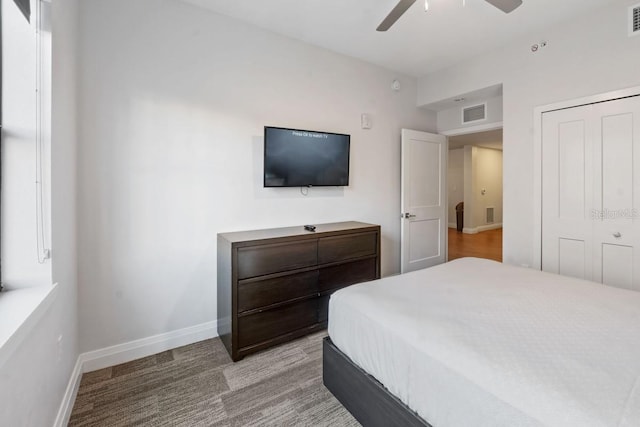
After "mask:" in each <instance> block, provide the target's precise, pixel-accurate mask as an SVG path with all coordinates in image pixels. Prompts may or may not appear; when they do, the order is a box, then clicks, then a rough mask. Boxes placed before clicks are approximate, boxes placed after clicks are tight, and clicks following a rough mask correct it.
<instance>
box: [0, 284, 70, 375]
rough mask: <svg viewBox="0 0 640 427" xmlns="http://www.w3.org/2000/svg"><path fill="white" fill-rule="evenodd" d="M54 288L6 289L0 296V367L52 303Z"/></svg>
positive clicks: (54, 293)
mask: <svg viewBox="0 0 640 427" xmlns="http://www.w3.org/2000/svg"><path fill="white" fill-rule="evenodd" d="M57 291H58V285H57V284H54V285H53V286H36V287H31V288H19V289H7V290H5V291H3V292H2V293H0V367H1V366H3V365H4V364H5V362H6V361H7V360H8V359H9V357H11V355H12V354H13V352H14V351H15V350H16V349H17V348H18V346H19V345H20V343H22V341H23V340H24V338H25V337H27V336H29V334H30V332H31V330H32V329H33V327H34V326H35V325H36V324H37V323H38V321H39V320H40V318H42V316H43V314H44V313H46V311H47V309H48V308H49V307H50V306H51V303H52V302H53V301H54V300H55V296H56V294H57Z"/></svg>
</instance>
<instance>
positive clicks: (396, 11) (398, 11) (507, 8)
mask: <svg viewBox="0 0 640 427" xmlns="http://www.w3.org/2000/svg"><path fill="white" fill-rule="evenodd" d="M485 1H486V2H487V3H489V4H492V5H494V6H495V7H497V8H498V9H500V10H501V11H503V12H504V13H509V12H512V11H513V10H515V9H516V8H517V7H518V6H520V5H521V4H522V0H485ZM415 2H416V0H400V1H399V2H398V4H397V5H396V7H394V8H393V9H392V10H391V12H389V14H388V15H387V17H386V18H384V20H383V21H382V23H380V25H378V28H376V30H377V31H387V30H388V29H389V28H391V26H392V25H393V24H394V23H395V22H396V21H397V20H398V19H400V17H401V16H402V15H403V14H404V13H405V12H406V11H407V9H409V8H410V7H411V5H413V4H414V3H415ZM427 7H428V3H427V1H425V9H426V8H427Z"/></svg>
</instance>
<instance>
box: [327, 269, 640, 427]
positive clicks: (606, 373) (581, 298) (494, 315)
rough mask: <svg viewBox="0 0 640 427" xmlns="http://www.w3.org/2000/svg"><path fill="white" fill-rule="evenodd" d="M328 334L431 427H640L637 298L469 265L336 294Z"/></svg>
mask: <svg viewBox="0 0 640 427" xmlns="http://www.w3.org/2000/svg"><path fill="white" fill-rule="evenodd" d="M329 335H330V337H331V340H332V341H333V342H334V344H335V345H336V346H337V347H338V348H339V349H340V350H342V352H344V353H345V354H346V355H347V356H349V357H350V358H351V360H353V361H354V362H355V363H356V364H358V365H359V366H360V367H362V368H363V369H364V370H365V371H367V372H369V373H370V374H371V375H373V376H374V377H375V378H376V379H377V380H378V381H380V382H381V383H382V384H384V385H385V387H387V389H389V391H391V392H392V393H393V394H394V395H396V396H397V397H399V398H400V400H402V401H403V402H404V403H405V404H407V405H408V406H409V407H410V408H412V409H413V410H414V411H416V412H417V413H418V414H419V415H420V416H421V417H422V418H423V419H425V420H426V421H428V422H429V423H431V424H432V425H433V426H434V427H448V426H471V425H473V426H510V427H513V426H538V425H548V426H563V427H564V426H581V427H583V426H593V427H597V426H617V427H630V426H640V293H636V292H632V291H627V290H623V289H616V288H610V287H605V286H603V285H598V284H595V283H591V282H586V281H582V280H577V279H572V278H568V277H562V276H557V275H553V274H548V273H542V272H539V271H534V270H530V269H524V268H517V267H511V266H507V265H503V264H500V263H497V262H494V261H488V260H480V259H476V258H464V259H460V260H456V261H452V262H450V263H447V264H444V265H440V266H437V267H432V268H429V269H426V270H421V271H416V272H413V273H409V274H404V275H401V276H394V277H389V278H385V279H382V280H377V281H374V282H368V283H362V284H358V285H354V286H350V287H348V288H345V289H342V290H340V291H338V292H336V293H335V294H333V296H332V297H331V301H330V304H329Z"/></svg>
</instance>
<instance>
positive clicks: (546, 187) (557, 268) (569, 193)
mask: <svg viewBox="0 0 640 427" xmlns="http://www.w3.org/2000/svg"><path fill="white" fill-rule="evenodd" d="M592 114H593V112H592V107H591V106H585V107H576V108H570V109H566V110H558V111H552V112H549V113H545V114H544V115H543V118H542V195H543V200H542V269H543V270H544V271H549V272H552V273H558V274H563V275H566V276H573V277H578V278H581V279H589V280H591V279H592V277H593V271H592V262H591V258H592V252H593V237H592V236H593V233H592V221H591V218H590V215H591V212H590V208H591V205H592V203H593V201H592V197H593V196H592V194H593V192H592V188H593V179H594V178H593V167H592V164H593V149H592V147H593V130H592V127H593V120H592V119H591V118H592Z"/></svg>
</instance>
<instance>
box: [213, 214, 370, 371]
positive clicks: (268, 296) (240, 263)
mask: <svg viewBox="0 0 640 427" xmlns="http://www.w3.org/2000/svg"><path fill="white" fill-rule="evenodd" d="M377 278H380V226H379V225H373V224H365V223H362V222H340V223H333V224H320V225H316V231H315V232H309V231H306V230H305V229H304V228H303V226H299V227H287V228H274V229H269V230H255V231H241V232H235V233H221V234H218V334H219V335H220V338H221V339H222V342H223V343H224V345H225V347H226V348H227V351H228V352H229V354H230V355H231V358H232V359H233V360H234V361H237V360H240V359H242V358H243V357H244V356H246V355H248V354H251V353H255V352H256V351H259V350H262V349H264V348H267V347H271V346H273V345H276V344H280V343H283V342H286V341H290V340H292V339H294V338H297V337H300V336H302V335H305V334H308V333H311V332H314V331H317V330H320V329H323V328H326V327H327V318H328V313H327V311H328V306H329V296H330V295H331V294H332V293H333V292H334V291H335V290H337V289H340V288H342V287H345V286H348V285H352V284H354V283H358V282H364V281H367V280H373V279H377Z"/></svg>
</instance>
